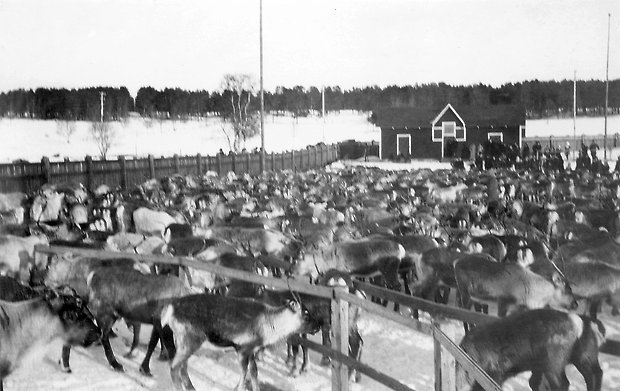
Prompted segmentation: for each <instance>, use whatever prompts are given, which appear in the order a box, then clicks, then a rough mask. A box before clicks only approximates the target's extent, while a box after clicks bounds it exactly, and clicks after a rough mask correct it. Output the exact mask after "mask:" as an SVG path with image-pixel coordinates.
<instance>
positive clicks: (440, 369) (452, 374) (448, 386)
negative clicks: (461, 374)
mask: <svg viewBox="0 0 620 391" xmlns="http://www.w3.org/2000/svg"><path fill="white" fill-rule="evenodd" d="M432 324H433V345H434V353H435V360H434V364H435V391H456V359H455V358H454V356H452V354H450V352H449V351H448V350H447V349H445V348H444V347H442V346H441V344H440V343H439V341H438V340H437V338H436V337H435V332H436V328H437V329H440V330H441V331H443V333H444V334H445V335H446V336H447V337H448V338H450V339H451V340H452V341H456V340H457V336H456V323H455V322H451V321H449V320H438V319H436V318H433V320H432Z"/></svg>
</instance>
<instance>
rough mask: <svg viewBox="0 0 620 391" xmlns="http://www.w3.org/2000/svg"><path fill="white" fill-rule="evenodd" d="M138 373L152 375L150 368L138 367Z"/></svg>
mask: <svg viewBox="0 0 620 391" xmlns="http://www.w3.org/2000/svg"><path fill="white" fill-rule="evenodd" d="M140 373H141V374H143V375H144V376H147V377H153V374H152V373H151V369H150V368H144V367H140Z"/></svg>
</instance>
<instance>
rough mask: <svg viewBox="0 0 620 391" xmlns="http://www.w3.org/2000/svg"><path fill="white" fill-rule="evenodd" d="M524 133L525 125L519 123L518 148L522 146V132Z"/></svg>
mask: <svg viewBox="0 0 620 391" xmlns="http://www.w3.org/2000/svg"><path fill="white" fill-rule="evenodd" d="M524 133H525V125H519V148H522V147H523V134H524Z"/></svg>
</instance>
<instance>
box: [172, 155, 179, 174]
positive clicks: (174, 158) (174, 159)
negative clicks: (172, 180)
mask: <svg viewBox="0 0 620 391" xmlns="http://www.w3.org/2000/svg"><path fill="white" fill-rule="evenodd" d="M172 162H173V164H174V173H175V174H180V173H181V164H180V163H179V155H177V154H176V153H175V154H174V155H172Z"/></svg>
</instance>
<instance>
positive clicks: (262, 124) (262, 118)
mask: <svg viewBox="0 0 620 391" xmlns="http://www.w3.org/2000/svg"><path fill="white" fill-rule="evenodd" d="M260 170H261V172H264V171H265V93H264V90H263V0H260Z"/></svg>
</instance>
